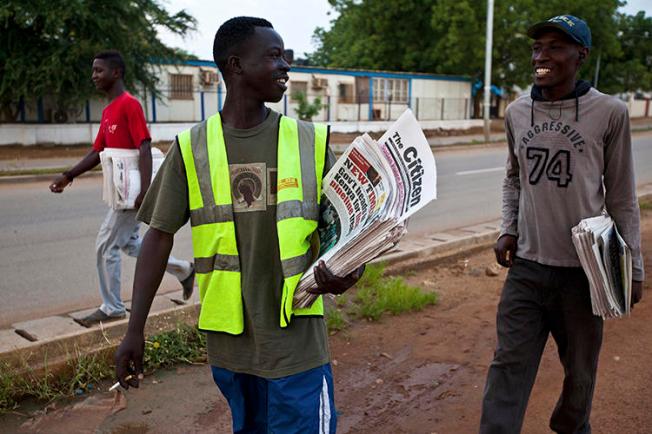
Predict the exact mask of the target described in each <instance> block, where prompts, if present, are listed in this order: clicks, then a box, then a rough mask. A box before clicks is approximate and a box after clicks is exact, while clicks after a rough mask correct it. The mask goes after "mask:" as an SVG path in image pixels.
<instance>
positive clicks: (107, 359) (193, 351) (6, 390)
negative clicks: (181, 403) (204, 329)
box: [0, 325, 206, 413]
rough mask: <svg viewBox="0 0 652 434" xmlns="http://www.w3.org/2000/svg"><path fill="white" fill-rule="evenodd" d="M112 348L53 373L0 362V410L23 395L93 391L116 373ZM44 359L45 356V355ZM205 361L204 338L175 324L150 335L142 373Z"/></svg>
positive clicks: (10, 406) (45, 397) (55, 395)
mask: <svg viewBox="0 0 652 434" xmlns="http://www.w3.org/2000/svg"><path fill="white" fill-rule="evenodd" d="M113 354H114V349H111V350H106V351H103V352H100V353H95V354H88V355H84V354H80V353H78V354H75V355H74V356H73V357H71V358H70V359H69V361H68V363H67V366H66V367H65V368H63V369H60V370H59V371H57V372H56V373H54V372H51V371H50V370H48V369H47V368H45V372H43V373H37V372H35V371H34V370H33V369H32V368H31V367H30V366H29V365H28V364H27V363H24V364H23V366H21V367H19V368H18V369H16V368H15V367H11V366H9V365H8V364H7V363H6V362H0V413H2V412H5V411H9V410H12V409H14V408H16V407H17V406H18V402H19V400H21V399H25V398H36V399H38V400H42V401H51V400H53V399H57V398H62V397H66V396H68V397H71V396H74V395H79V394H83V393H86V392H89V391H91V390H93V388H95V387H96V386H97V385H98V384H99V383H100V382H101V381H102V380H106V379H108V378H112V377H113V376H114V375H115V371H114V366H113V363H112V361H113ZM45 357H46V358H47V355H46V356H45ZM205 360H206V337H205V335H204V334H203V333H201V332H200V331H199V330H197V328H196V327H191V326H188V325H178V326H177V328H176V329H175V330H172V331H170V332H165V333H161V334H159V335H155V336H151V337H150V338H149V339H148V340H147V342H146V345H145V356H144V358H143V363H144V370H145V372H151V371H153V370H156V369H160V368H165V367H169V366H173V365H176V364H178V363H194V362H198V361H202V362H203V361H205Z"/></svg>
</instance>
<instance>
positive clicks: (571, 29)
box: [527, 15, 591, 48]
mask: <svg viewBox="0 0 652 434" xmlns="http://www.w3.org/2000/svg"><path fill="white" fill-rule="evenodd" d="M544 29H557V30H559V31H561V32H563V33H565V34H567V35H568V36H570V38H571V39H572V40H573V41H575V42H577V43H578V44H580V45H581V46H583V47H587V48H591V29H589V26H588V25H587V24H586V22H585V21H584V20H581V19H579V18H577V17H574V16H572V15H557V16H556V17H552V18H550V19H549V20H547V21H541V22H540V23H536V24H535V25H533V26H532V27H530V28H529V29H527V35H528V36H529V37H530V38H532V39H535V38H536V37H537V35H538V34H540V33H541V31H542V30H544Z"/></svg>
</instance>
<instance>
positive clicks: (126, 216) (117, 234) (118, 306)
mask: <svg viewBox="0 0 652 434" xmlns="http://www.w3.org/2000/svg"><path fill="white" fill-rule="evenodd" d="M136 213H137V211H136V210H132V209H130V210H113V209H109V212H108V213H107V214H106V217H105V218H104V222H103V223H102V226H101V227H100V231H99V233H98V234H97V240H96V241H95V250H96V254H97V274H98V277H99V281H100V295H101V296H102V305H101V306H100V310H101V311H102V312H104V313H105V314H107V315H110V316H116V315H121V314H123V313H125V305H124V303H123V302H122V299H121V298H120V271H121V270H120V269H121V258H120V251H121V250H122V251H123V252H125V253H126V254H127V255H129V256H133V257H137V256H138V253H140V245H141V243H142V240H141V238H140V234H139V229H140V223H138V221H137V220H136ZM166 271H167V272H168V273H171V274H173V275H174V276H175V277H176V278H177V279H179V281H182V280H184V279H185V278H187V277H189V276H190V273H191V272H192V266H191V264H190V262H188V261H182V260H179V259H176V258H175V257H173V256H170V257H169V258H168V264H167V267H166Z"/></svg>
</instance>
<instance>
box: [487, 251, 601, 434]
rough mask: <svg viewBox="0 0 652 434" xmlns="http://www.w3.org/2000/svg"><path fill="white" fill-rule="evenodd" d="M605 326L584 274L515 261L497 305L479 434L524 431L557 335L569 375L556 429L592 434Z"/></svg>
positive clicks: (554, 417)
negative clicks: (493, 347)
mask: <svg viewBox="0 0 652 434" xmlns="http://www.w3.org/2000/svg"><path fill="white" fill-rule="evenodd" d="M602 325H603V321H602V318H600V317H597V316H595V315H593V314H592V312H591V299H590V293H589V284H588V280H587V278H586V275H585V274H584V271H583V270H582V269H581V268H566V267H551V266H546V265H542V264H538V263H536V262H531V261H526V260H524V259H521V258H518V257H517V258H515V261H514V264H513V265H512V267H511V268H510V270H509V273H508V275H507V279H506V280H505V284H504V287H503V292H502V295H501V298H500V304H499V305H498V314H497V317H496V328H497V334H498V341H497V345H496V352H495V354H494V360H493V362H492V363H491V365H490V367H489V372H488V374H487V383H486V385H485V390H484V399H483V403H482V418H481V421H480V433H482V434H490V433H492V434H494V433H495V434H507V433H519V432H520V431H521V427H522V425H523V416H524V415H525V409H526V407H527V402H528V399H529V397H530V391H531V390H532V385H533V384H534V380H535V378H536V375H537V370H538V368H539V362H540V360H541V354H542V353H543V350H544V347H545V345H546V341H547V340H548V334H549V333H550V334H552V337H553V338H554V339H555V342H556V343H557V350H558V353H559V360H560V361H561V363H562V365H563V367H564V383H563V387H562V392H561V396H560V397H559V400H558V401H557V405H556V406H555V409H554V411H553V413H552V416H551V418H550V428H551V429H552V430H553V431H555V432H557V433H564V434H566V433H567V434H575V433H578V434H579V433H582V434H589V433H590V432H591V425H590V423H589V416H590V413H591V402H592V399H593V390H594V386H595V376H596V370H597V367H598V355H599V353H600V346H601V344H602Z"/></svg>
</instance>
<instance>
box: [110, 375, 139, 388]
mask: <svg viewBox="0 0 652 434" xmlns="http://www.w3.org/2000/svg"><path fill="white" fill-rule="evenodd" d="M132 378H134V376H133V375H131V374H130V375H127V376H126V377H125V381H129V380H131V379H132ZM118 387H120V382H119V381H116V382H115V384H114V385H113V386H111V387H109V392H113V391H114V390H115V389H117V388H118Z"/></svg>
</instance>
